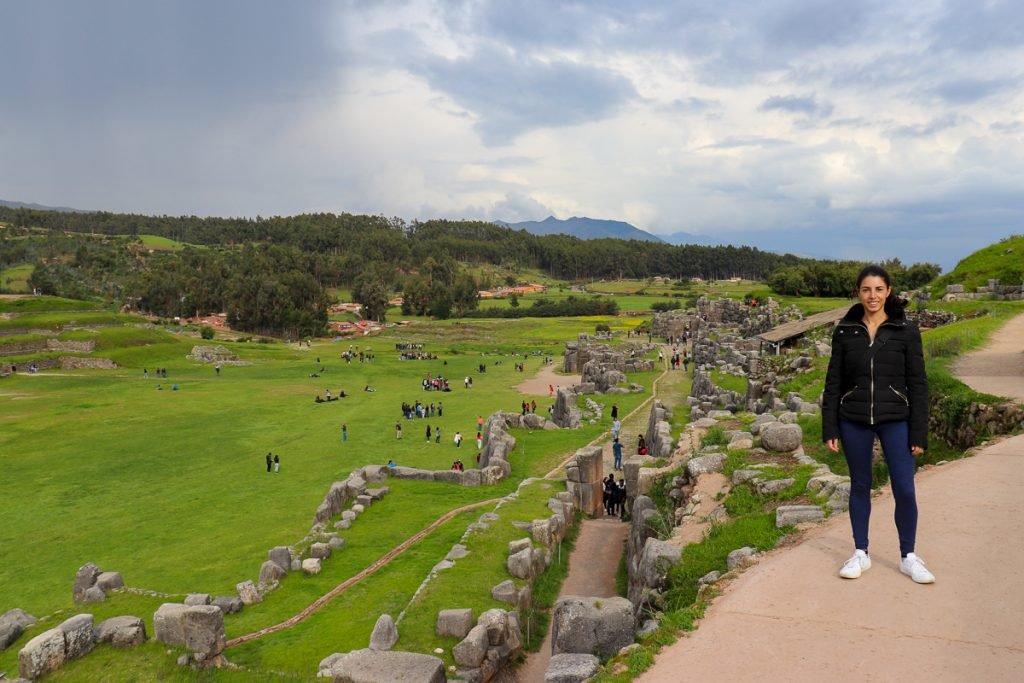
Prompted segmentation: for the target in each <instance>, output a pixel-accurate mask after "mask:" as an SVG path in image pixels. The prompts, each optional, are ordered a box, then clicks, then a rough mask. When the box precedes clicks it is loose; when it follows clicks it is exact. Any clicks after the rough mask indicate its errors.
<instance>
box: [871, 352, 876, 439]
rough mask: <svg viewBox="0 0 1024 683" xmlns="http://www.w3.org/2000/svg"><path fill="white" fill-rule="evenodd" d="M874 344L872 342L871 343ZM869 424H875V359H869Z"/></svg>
mask: <svg viewBox="0 0 1024 683" xmlns="http://www.w3.org/2000/svg"><path fill="white" fill-rule="evenodd" d="M871 343H872V344H874V342H871ZM871 424H875V359H874V358H872V359H871Z"/></svg>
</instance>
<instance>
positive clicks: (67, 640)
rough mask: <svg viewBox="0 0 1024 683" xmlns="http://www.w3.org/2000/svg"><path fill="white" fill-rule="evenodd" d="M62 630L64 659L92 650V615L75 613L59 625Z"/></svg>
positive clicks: (74, 657) (81, 655)
mask: <svg viewBox="0 0 1024 683" xmlns="http://www.w3.org/2000/svg"><path fill="white" fill-rule="evenodd" d="M57 628H59V629H60V630H61V631H63V632H64V660H65V661H70V660H72V659H78V658H79V657H84V656H85V655H87V654H89V653H90V652H92V649H93V648H94V647H95V646H96V643H95V641H94V640H93V636H92V615H91V614H76V615H75V616H73V617H71V618H70V619H66V620H64V622H63V623H61V625H60V626H58V627H57Z"/></svg>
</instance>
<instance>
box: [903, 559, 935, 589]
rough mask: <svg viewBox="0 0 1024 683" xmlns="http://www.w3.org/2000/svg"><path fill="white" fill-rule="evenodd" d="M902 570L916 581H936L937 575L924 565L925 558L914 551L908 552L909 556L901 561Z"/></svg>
mask: <svg viewBox="0 0 1024 683" xmlns="http://www.w3.org/2000/svg"><path fill="white" fill-rule="evenodd" d="M900 571H901V572H903V573H904V574H906V575H907V576H909V577H910V578H912V579H913V580H914V581H915V582H916V583H935V575H934V574H932V573H931V572H930V571H928V567H926V566H924V560H922V559H921V558H920V557H918V556H917V555H915V554H914V553H907V556H906V557H904V558H903V560H902V561H901V562H900Z"/></svg>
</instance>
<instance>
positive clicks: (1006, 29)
mask: <svg viewBox="0 0 1024 683" xmlns="http://www.w3.org/2000/svg"><path fill="white" fill-rule="evenodd" d="M942 8H943V10H945V11H944V12H943V13H942V14H941V15H940V16H939V17H938V18H937V19H936V20H935V21H934V22H933V23H932V24H931V25H930V27H929V38H930V41H931V43H932V45H933V46H934V48H935V49H936V50H956V51H963V52H990V51H992V50H993V49H998V48H1019V47H1020V46H1021V45H1022V44H1024V9H1022V7H1021V3H1020V2H1019V0H988V1H986V2H978V0H946V2H945V3H943V6H942Z"/></svg>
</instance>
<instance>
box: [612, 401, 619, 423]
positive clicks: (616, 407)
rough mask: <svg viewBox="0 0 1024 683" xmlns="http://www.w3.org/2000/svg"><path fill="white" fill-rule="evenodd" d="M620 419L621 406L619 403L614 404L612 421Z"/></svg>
mask: <svg viewBox="0 0 1024 683" xmlns="http://www.w3.org/2000/svg"><path fill="white" fill-rule="evenodd" d="M618 417H619V405H618V404H617V403H613V404H612V419H613V420H616V419H618Z"/></svg>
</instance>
